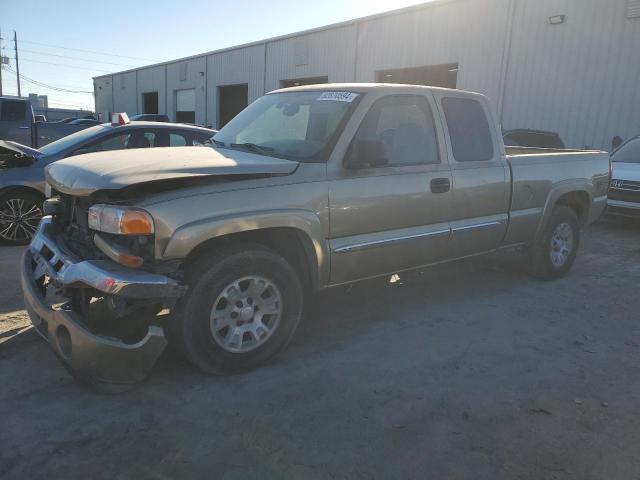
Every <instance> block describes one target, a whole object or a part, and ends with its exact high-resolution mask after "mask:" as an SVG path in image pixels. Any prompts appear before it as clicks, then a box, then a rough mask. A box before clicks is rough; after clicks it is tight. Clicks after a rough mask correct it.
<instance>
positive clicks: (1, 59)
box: [0, 30, 4, 97]
mask: <svg viewBox="0 0 640 480" xmlns="http://www.w3.org/2000/svg"><path fill="white" fill-rule="evenodd" d="M3 62H4V57H3V55H2V30H0V97H1V96H2V65H4V63H3Z"/></svg>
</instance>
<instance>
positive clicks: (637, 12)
mask: <svg viewBox="0 0 640 480" xmlns="http://www.w3.org/2000/svg"><path fill="white" fill-rule="evenodd" d="M627 18H640V0H628V2H627Z"/></svg>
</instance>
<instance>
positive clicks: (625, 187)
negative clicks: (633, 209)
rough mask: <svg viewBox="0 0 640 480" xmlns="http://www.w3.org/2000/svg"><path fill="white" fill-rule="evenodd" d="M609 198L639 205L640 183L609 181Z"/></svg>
mask: <svg viewBox="0 0 640 480" xmlns="http://www.w3.org/2000/svg"><path fill="white" fill-rule="evenodd" d="M609 198H610V199H611V200H620V201H623V202H638V203H640V182H634V181H630V180H618V179H614V180H611V185H610V187H609Z"/></svg>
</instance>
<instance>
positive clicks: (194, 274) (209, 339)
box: [167, 244, 303, 375]
mask: <svg viewBox="0 0 640 480" xmlns="http://www.w3.org/2000/svg"><path fill="white" fill-rule="evenodd" d="M196 263H197V265H195V267H194V268H193V269H192V270H191V271H188V272H187V283H188V284H189V290H188V291H187V294H186V296H185V297H183V298H182V299H181V300H180V302H179V303H178V305H176V309H175V314H174V315H172V316H171V318H170V319H169V322H170V324H169V332H167V333H168V335H167V336H168V338H169V341H170V342H172V343H173V344H174V345H176V346H177V347H178V348H179V349H180V350H181V351H182V353H183V354H184V356H185V357H186V358H187V360H188V361H189V362H191V363H192V364H193V365H194V366H196V367H197V368H199V369H200V370H202V371H203V372H205V373H209V374H214V375H228V374H235V373H240V372H244V371H248V370H252V369H254V368H256V367H259V366H261V365H263V364H264V363H266V362H267V361H268V360H269V359H271V358H272V357H273V356H275V355H276V354H277V353H279V352H280V351H281V350H283V349H284V348H285V347H286V346H287V344H288V343H289V341H290V340H291V338H292V337H293V334H294V332H295V330H296V328H297V327H298V323H299V322H300V317H301V315H302V304H303V292H302V286H301V284H300V280H299V278H298V275H297V274H296V272H295V271H294V269H293V268H292V267H291V265H289V263H288V262H287V261H286V260H284V259H283V258H282V257H280V256H279V255H277V254H276V253H274V252H273V251H271V250H268V249H266V248H264V247H262V246H260V245H251V244H245V245H238V246H236V247H231V248H228V249H224V250H222V251H219V252H217V253H216V254H215V255H213V256H211V257H208V258H207V257H201V258H200V259H199V260H198V261H197V262H196ZM254 297H255V298H254ZM214 307H215V314H214V310H213V309H214ZM252 309H253V310H252ZM273 312H276V313H273ZM225 325H226V326H225ZM267 326H269V327H270V329H268V328H267ZM243 332H244V333H243Z"/></svg>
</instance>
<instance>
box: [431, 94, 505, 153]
mask: <svg viewBox="0 0 640 480" xmlns="http://www.w3.org/2000/svg"><path fill="white" fill-rule="evenodd" d="M442 109H443V111H444V116H445V120H446V123H447V129H448V130H449V138H450V140H451V149H452V151H453V158H454V159H455V161H456V162H483V161H488V160H492V159H493V156H494V147H493V134H492V133H491V128H490V126H489V121H488V119H487V115H486V113H485V110H484V108H483V106H482V104H481V103H480V102H479V101H478V100H476V99H473V98H464V97H444V98H443V99H442Z"/></svg>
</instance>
